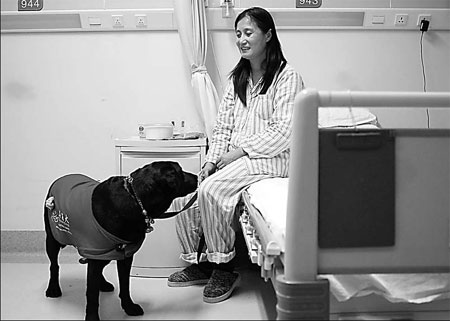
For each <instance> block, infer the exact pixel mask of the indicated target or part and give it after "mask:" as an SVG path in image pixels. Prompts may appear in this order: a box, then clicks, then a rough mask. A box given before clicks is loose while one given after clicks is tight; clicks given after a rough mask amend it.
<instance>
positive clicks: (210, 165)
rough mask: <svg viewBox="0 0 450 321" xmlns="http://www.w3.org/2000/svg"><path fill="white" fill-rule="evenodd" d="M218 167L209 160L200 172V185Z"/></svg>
mask: <svg viewBox="0 0 450 321" xmlns="http://www.w3.org/2000/svg"><path fill="white" fill-rule="evenodd" d="M216 169H217V167H216V165H214V164H213V163H210V162H207V163H205V165H204V166H203V168H202V170H201V171H200V173H198V185H200V183H201V182H203V181H204V180H205V178H207V177H208V176H209V175H211V174H212V173H214V172H215V171H216Z"/></svg>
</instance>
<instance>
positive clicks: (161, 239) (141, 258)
mask: <svg viewBox="0 0 450 321" xmlns="http://www.w3.org/2000/svg"><path fill="white" fill-rule="evenodd" d="M115 153H116V172H117V175H120V176H127V175H129V174H130V173H131V172H133V171H134V170H135V169H137V168H140V167H142V166H144V165H146V164H148V163H151V162H154V161H161V160H170V161H175V162H178V163H179V164H180V166H181V167H182V168H183V170H185V171H187V172H191V173H193V174H197V173H198V172H199V171H200V169H201V166H202V165H203V162H204V160H205V156H206V138H199V139H186V140H181V139H180V140H178V139H177V140H147V139H143V138H139V137H131V138H127V139H116V140H115ZM153 227H154V230H153V231H152V232H150V233H148V234H147V235H146V237H145V241H144V243H143V245H142V247H141V248H140V249H139V251H138V252H137V253H136V254H135V255H134V260H133V266H132V268H131V275H132V276H141V277H168V276H169V275H170V274H171V273H173V272H175V271H178V270H180V269H181V268H183V267H185V266H187V263H186V262H184V261H183V260H181V259H180V258H179V257H180V253H181V246H180V244H179V242H178V238H177V235H176V231H175V217H172V218H169V219H164V220H155V224H154V225H153Z"/></svg>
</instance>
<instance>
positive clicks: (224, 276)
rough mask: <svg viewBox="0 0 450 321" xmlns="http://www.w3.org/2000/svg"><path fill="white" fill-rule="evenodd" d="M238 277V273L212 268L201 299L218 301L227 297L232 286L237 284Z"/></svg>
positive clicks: (212, 301)
mask: <svg viewBox="0 0 450 321" xmlns="http://www.w3.org/2000/svg"><path fill="white" fill-rule="evenodd" d="M240 278H241V277H240V275H239V273H236V272H228V271H223V270H214V271H213V273H212V275H211V278H210V279H209V281H208V283H207V284H206V286H205V288H204V289H203V301H204V302H206V303H218V302H221V301H224V300H226V299H228V298H229V297H230V296H231V293H233V290H234V288H235V287H236V286H238V285H239V281H240Z"/></svg>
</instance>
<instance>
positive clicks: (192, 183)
mask: <svg viewBox="0 0 450 321" xmlns="http://www.w3.org/2000/svg"><path fill="white" fill-rule="evenodd" d="M184 188H185V191H184V192H185V193H187V194H189V193H192V192H194V191H195V190H196V189H197V175H194V174H192V173H188V172H184Z"/></svg>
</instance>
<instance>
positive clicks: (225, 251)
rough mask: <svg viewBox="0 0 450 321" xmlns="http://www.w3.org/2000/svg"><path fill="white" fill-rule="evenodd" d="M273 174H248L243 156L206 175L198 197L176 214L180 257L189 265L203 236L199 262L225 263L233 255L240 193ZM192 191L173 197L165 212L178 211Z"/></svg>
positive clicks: (195, 260)
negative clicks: (180, 249) (203, 245)
mask: <svg viewBox="0 0 450 321" xmlns="http://www.w3.org/2000/svg"><path fill="white" fill-rule="evenodd" d="M270 177H273V176H272V175H267V174H257V175H255V174H249V170H248V169H247V165H246V162H245V160H244V158H243V157H241V158H239V159H237V160H235V161H234V162H232V163H230V164H229V165H227V166H225V167H224V168H222V169H221V170H220V171H217V172H215V173H214V174H212V175H210V176H208V177H207V178H206V179H205V180H204V181H203V182H202V183H201V184H200V186H199V188H198V199H197V202H195V203H194V204H193V205H192V206H191V207H190V208H189V209H187V210H186V211H184V212H182V213H180V214H178V215H177V216H176V218H175V220H176V231H177V236H178V239H179V241H180V243H181V247H182V254H181V255H180V258H181V259H182V260H184V261H186V262H189V263H191V264H193V263H198V262H197V250H198V245H199V240H200V237H201V235H202V234H204V235H205V243H206V253H201V255H200V262H202V261H206V260H207V261H209V262H213V263H227V262H229V261H230V260H232V259H233V257H234V256H235V254H236V253H235V249H234V241H235V238H236V235H235V231H234V228H233V222H235V221H234V219H235V217H234V215H235V208H236V205H237V204H238V202H239V200H240V197H241V192H242V191H243V190H245V189H246V188H247V187H248V186H249V185H250V184H252V183H255V182H257V181H259V180H262V179H265V178H270ZM192 195H193V194H190V195H187V196H185V197H180V198H177V199H175V200H174V201H173V202H172V204H171V206H170V208H169V209H168V210H167V211H178V210H180V209H181V208H183V206H184V205H185V204H186V203H187V202H188V200H189V199H190V198H191V197H192Z"/></svg>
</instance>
